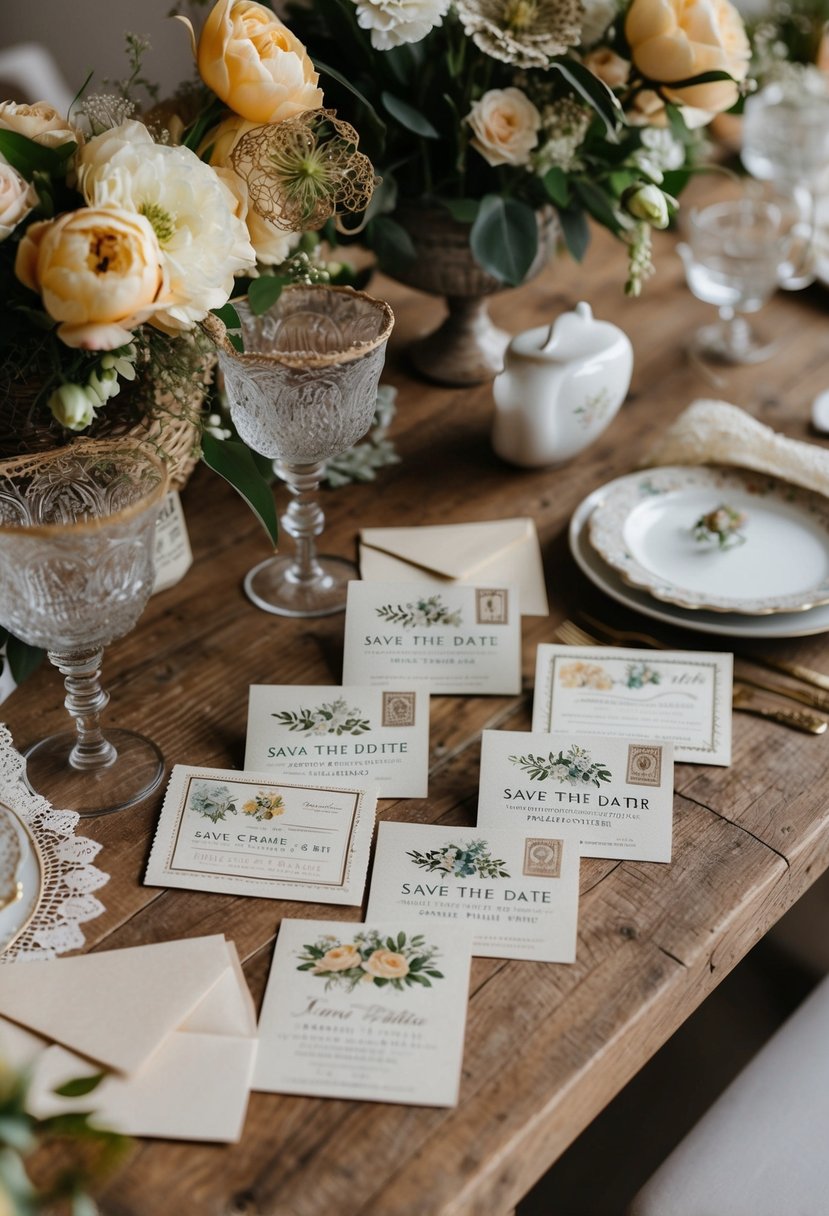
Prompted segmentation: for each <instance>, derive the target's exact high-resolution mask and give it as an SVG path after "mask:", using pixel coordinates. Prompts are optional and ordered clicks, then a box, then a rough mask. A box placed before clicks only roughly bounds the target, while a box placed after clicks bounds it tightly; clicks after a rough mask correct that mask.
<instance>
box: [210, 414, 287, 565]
mask: <svg viewBox="0 0 829 1216" xmlns="http://www.w3.org/2000/svg"><path fill="white" fill-rule="evenodd" d="M202 460H203V461H204V463H205V464H206V465H207V467H208V468H210V469H213V471H214V473H218V474H219V476H220V477H223V478H224V479H225V481H226V482H228V483H229V484H230V485H231V486H233V488H234V490H235V491H236V492H237V494H240V495H241V496H242V498H243V499H244V500H245V502H246V503H247V504H248V506H249V507H250V509H251V511H253V513H254V515H255V516H256V518H257V519H258V520H259V522H260V524H261V525H262V527H263V528H264V529H265V531H266V532H267V534H268V536H269V537H270V538H271V541H272V542H273V544H274V545H276V543H277V539H278V536H279V525H278V523H277V518H276V506H275V504H274V499H273V494H272V493H271V488H270V484H269V482H268V481H266V479H265V478H264V477H263V476H262V474H261V472H260V470H259V468H258V467H257V465H256V462H255V461H254V459H253V456H252V455H251V452H250V450H249V449H248V448H247V447H246V446H245V444H243V443H242V442H241V440H238V439H235V440H234V439H221V440H220V439H216V438H214V437H213V435H210V434H208V433H207V432H205V433H204V435H202Z"/></svg>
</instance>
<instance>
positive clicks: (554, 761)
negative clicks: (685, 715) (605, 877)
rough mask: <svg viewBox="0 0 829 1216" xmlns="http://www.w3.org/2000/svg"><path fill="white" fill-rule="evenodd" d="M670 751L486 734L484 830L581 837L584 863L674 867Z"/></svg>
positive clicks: (616, 742) (665, 746) (563, 737)
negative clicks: (601, 860) (609, 860)
mask: <svg viewBox="0 0 829 1216" xmlns="http://www.w3.org/2000/svg"><path fill="white" fill-rule="evenodd" d="M672 753H673V749H672V746H671V744H670V743H651V742H638V741H631V740H628V739H613V738H609V737H605V736H598V735H596V736H593V735H573V734H564V733H561V734H552V735H548V734H539V733H533V732H530V731H517V730H485V731H484V732H483V735H482V737H481V782H480V788H479V793H478V827H479V828H496V827H510V826H511V827H512V829H513V831H514V832H516V833H517V834H521V835H523V834H525V833H527V832H529V831H532V830H533V829H534V828H541V829H543V830H544V831H547V832H550V833H556V834H559V833H560V834H561V835H562V836H565V837H569V838H571V839H572V838H573V837H574V836H575V837H576V838H577V839H578V840H579V841H580V843H581V853H582V856H583V857H618V858H622V859H624V860H630V861H670V860H671V829H672V818H673V801H674V761H673V754H672Z"/></svg>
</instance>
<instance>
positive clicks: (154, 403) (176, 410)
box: [0, 340, 216, 490]
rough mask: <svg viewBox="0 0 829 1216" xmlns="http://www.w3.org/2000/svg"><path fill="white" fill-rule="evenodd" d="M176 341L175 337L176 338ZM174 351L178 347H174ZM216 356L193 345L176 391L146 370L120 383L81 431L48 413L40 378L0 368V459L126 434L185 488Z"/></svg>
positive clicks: (172, 480)
mask: <svg viewBox="0 0 829 1216" xmlns="http://www.w3.org/2000/svg"><path fill="white" fill-rule="evenodd" d="M180 341H181V340H179V342H180ZM177 349H178V353H179V356H180V354H181V350H182V347H181V346H180V345H179V346H178V348H177ZM215 364H216V357H215V355H214V354H213V353H212V352H210V353H205V352H204V351H203V350H200V349H198V347H197V346H196V345H195V344H194V345H193V346H192V366H191V368H190V369H189V370H188V375H187V377H186V379H185V381H184V383H183V384H181V385H180V386H179V389H178V391H177V392H176V393H175V394H174V393H173V392H171V391H169V390H168V389H165V388H164V387H162V386H160V385H158V384H156V383H154V382H153V381H152V379H151V378H150V376H149V373H148V371H147V369H146V368H145V369H143V370H142V369H141V368H140V367H139V368H138V369H137V370H138V375H137V376H136V379H135V380H134V381H133V382H132V383H124V384H123V385H122V388H121V392H120V393H119V394H118V395H117V397H113V398H111V399H110V400H109V401H108V402H107V403H106V405H105V406H103V407H102V408H101V410H100V412H99V414H98V417H97V418H96V419H95V421H94V422H93V424H92V426H91V427H89V429H88V430H86V431H84V432H83V435H77V434H74V433H73V432H71V431H67V430H66V429H65V428H64V427H62V426H60V424H59V423H58V422H56V421H55V420H54V419H53V418H51V417H50V415H49V411H48V409H47V408H46V406H45V403H44V402H43V392H42V383H43V382H42V381H37V380H36V379H32V380H31V381H28V382H25V383H21V382H20V381H19V380H11V381H9V380H6V379H5V378H4V377H3V374H2V369H0V402H2V407H1V408H0V460H6V459H9V458H10V457H14V456H20V455H24V454H26V453H35V452H45V451H49V450H50V449H52V448H59V447H64V446H66V445H67V444H69V443H72V442H74V441H76V440H78V439H80V438H83V439H115V438H120V437H121V436H123V435H129V436H130V437H132V438H134V439H138V440H141V441H144V442H146V443H147V444H148V445H149V446H150V447H152V448H153V449H154V450H155V451H156V452H158V454H159V455H160V456H162V457H163V458H164V460H165V461H166V463H167V466H168V468H169V471H170V489H172V490H180V489H182V488H183V487H184V485H185V484H186V482H187V479H188V478H189V476H190V474H191V473H192V472H193V469H194V468H195V466H196V463H197V461H198V458H199V436H200V426H199V416H200V414H201V412H202V410H203V408H204V401H205V397H206V395H207V389H208V387H209V386H210V384H211V383H212V380H213V371H214V368H215Z"/></svg>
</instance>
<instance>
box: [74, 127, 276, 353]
mask: <svg viewBox="0 0 829 1216" xmlns="http://www.w3.org/2000/svg"><path fill="white" fill-rule="evenodd" d="M78 180H79V185H80V188H81V190H82V191H83V194H84V197H85V198H86V200H87V202H88V203H89V204H90V206H97V207H120V208H123V209H124V210H126V211H135V212H138V213H139V214H140V215H143V216H145V217H146V218H147V219H148V220H149V222H150V224H151V225H152V227H153V229H154V231H155V234H156V236H157V238H158V242H159V245H160V247H161V265H162V273H163V276H164V283H163V286H162V291H161V295H160V297H159V302H158V304H159V306H158V308H157V309H156V311H155V312H154V313H153V315H152V317H151V318H150V320H151V321H152V323H153V324H154V325H156V326H158V328H159V329H162V330H165V331H166V332H168V333H173V334H174V333H176V332H178V331H179V330H182V329H190V328H192V326H193V325H194V324H195V323H196V322H197V321H200V320H201V319H202V318H203V317H205V316H206V315H207V313H208V312H209V311H210V309H211V308H220V307H221V306H222V305H223V304H224V303H226V301H227V300H228V298H229V296H230V295H231V293H232V291H233V279H234V276H235V275H237V274H242V273H245V272H248V271H250V269H251V268H252V267H253V265H254V263H255V261H256V255H255V253H254V250H253V246H252V245H251V243H250V239H249V237H248V232H247V228H246V227H245V224H244V220H243V219H241V218H240V216H239V215H238V214H237V207H238V203H237V200H236V198H235V197H234V195H233V193H232V192H231V191H230V190H229V189H228V187H227V186H226V185H225V184H224V182H222V181H221V180H220V179H219V177H218V175H217V174H216V172H215V171H214V170H213V169H211V168H210V166H209V165H205V164H203V163H202V161H200V160H199V158H198V156H196V154H195V152H191V151H190V149H189V148H184V147H174V146H171V145H167V144H156V143H154V142H153V140H152V137H151V136H150V133H149V131H148V130H147V128H146V127H145V126H144V125H143V123H140V122H133V121H130V122H125V123H122V124H121V125H120V126H119V127H115V128H113V129H112V130H111V131H106V132H104V134H102V135H97V136H96V137H95V138H94V139H91V140H90V141H89V143H88V144H87V145H86V146H85V147H84V148H83V150H82V151H81V153H80V155H79V157H78Z"/></svg>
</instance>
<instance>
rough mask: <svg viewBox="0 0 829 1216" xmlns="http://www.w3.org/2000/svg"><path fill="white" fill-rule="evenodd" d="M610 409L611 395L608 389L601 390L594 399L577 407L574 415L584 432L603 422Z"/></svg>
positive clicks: (594, 395)
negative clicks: (595, 423) (596, 423)
mask: <svg viewBox="0 0 829 1216" xmlns="http://www.w3.org/2000/svg"><path fill="white" fill-rule="evenodd" d="M609 409H610V393H609V392H608V390H607V389H606V388H600V389H599V391H598V392H597V393H594V394H593V395H592V397H588V398H587V400H586V401H585V402H584V404H583V405H577V406H576V408H575V409H574V410H573V414H574V415H575V417H576V418H577V419H578V421H579V425H580V426H581V427H582V428H583V429H584V430H589V429H590V427H591V426H593V424H594V422H601V421H602V420H603V419H604V417H605V415H606V414H607V412H608V410H609Z"/></svg>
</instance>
